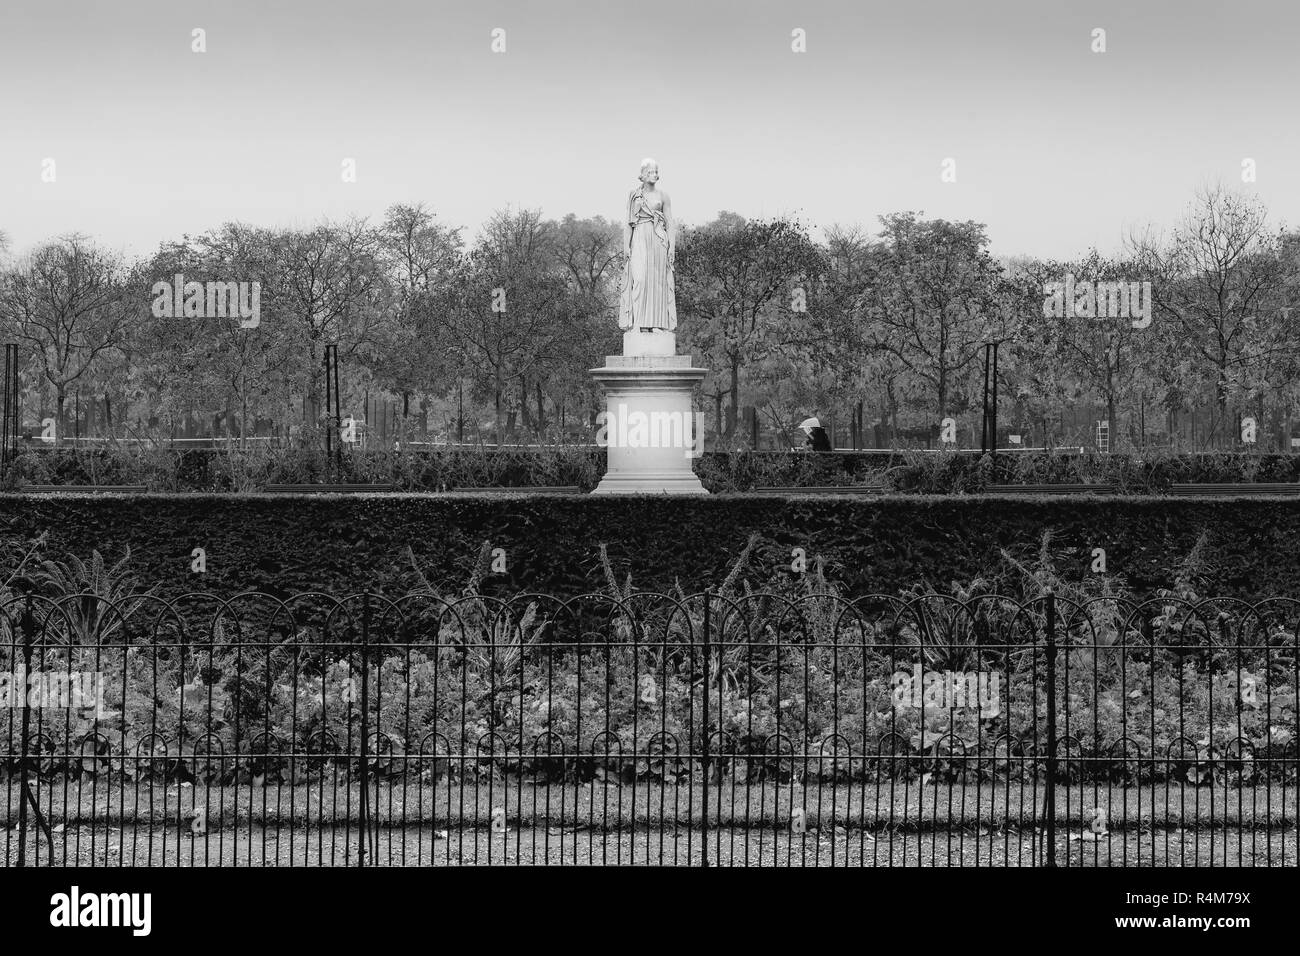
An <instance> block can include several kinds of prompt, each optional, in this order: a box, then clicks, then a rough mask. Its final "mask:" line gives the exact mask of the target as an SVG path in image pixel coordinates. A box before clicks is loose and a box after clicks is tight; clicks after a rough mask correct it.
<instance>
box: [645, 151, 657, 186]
mask: <svg viewBox="0 0 1300 956" xmlns="http://www.w3.org/2000/svg"><path fill="white" fill-rule="evenodd" d="M641 182H643V183H645V184H646V185H647V186H653V185H654V184H655V183H657V182H659V164H658V163H656V162H655V161H654V160H653V159H650V158H649V157H647V158H646V159H643V160H641Z"/></svg>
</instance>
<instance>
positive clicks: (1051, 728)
mask: <svg viewBox="0 0 1300 956" xmlns="http://www.w3.org/2000/svg"><path fill="white" fill-rule="evenodd" d="M1046 613H1047V784H1046V785H1047V796H1046V799H1045V804H1044V812H1045V813H1046V814H1047V847H1046V849H1045V852H1044V857H1043V865H1044V866H1050V867H1054V866H1056V594H1055V593H1054V592H1053V591H1052V589H1051V588H1048V589H1047V595H1046Z"/></svg>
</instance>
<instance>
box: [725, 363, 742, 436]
mask: <svg viewBox="0 0 1300 956" xmlns="http://www.w3.org/2000/svg"><path fill="white" fill-rule="evenodd" d="M739 405H740V359H738V358H733V359H732V360H731V395H730V397H729V398H728V400H727V440H728V441H730V440H731V438H732V437H733V436H734V435H735V433H736V415H737V413H738V411H739Z"/></svg>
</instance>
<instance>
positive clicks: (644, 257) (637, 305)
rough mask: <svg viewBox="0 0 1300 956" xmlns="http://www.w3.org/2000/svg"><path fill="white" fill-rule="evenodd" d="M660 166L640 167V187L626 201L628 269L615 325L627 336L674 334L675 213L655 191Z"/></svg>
mask: <svg viewBox="0 0 1300 956" xmlns="http://www.w3.org/2000/svg"><path fill="white" fill-rule="evenodd" d="M658 182H659V164H658V163H656V162H655V161H654V160H653V159H645V160H642V161H641V185H640V186H638V187H637V188H636V189H633V190H632V192H631V193H630V194H629V195H628V197H627V210H626V215H625V216H624V217H623V251H624V252H625V253H626V254H627V268H626V270H624V273H623V291H622V296H621V298H620V300H619V310H618V324H619V327H620V328H622V329H626V330H628V331H630V332H634V333H635V332H651V333H654V332H656V331H657V330H659V329H663V330H665V331H668V332H671V331H673V330H674V329H676V328H677V300H676V295H675V292H674V286H673V244H674V243H675V241H676V237H675V236H674V235H673V210H672V205H671V204H670V203H669V201H668V194H667V193H666V192H664V191H663V190H662V189H659V188H658V187H657V186H656V183H658Z"/></svg>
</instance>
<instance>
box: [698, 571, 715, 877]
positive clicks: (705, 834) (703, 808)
mask: <svg viewBox="0 0 1300 956" xmlns="http://www.w3.org/2000/svg"><path fill="white" fill-rule="evenodd" d="M710 591H712V586H710V587H706V588H705V589H704V640H703V645H704V692H703V694H702V695H701V696H702V698H703V706H702V707H701V710H702V711H703V714H702V720H703V725H702V728H701V729H702V733H703V737H704V744H703V746H704V749H703V753H704V775H703V776H704V783H703V786H702V787H701V793H700V827H701V834H700V841H701V844H702V851H703V857H702V860H703V862H702V865H703V866H705V867H707V866H708V865H709V627H710V624H711V622H710V620H709V618H710V615H709V605H710V603H711V602H710V601H709V592H710Z"/></svg>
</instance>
